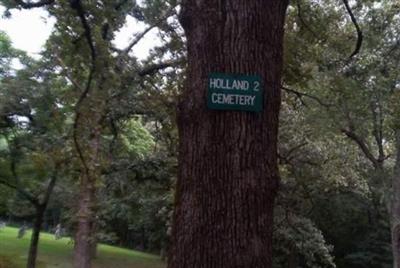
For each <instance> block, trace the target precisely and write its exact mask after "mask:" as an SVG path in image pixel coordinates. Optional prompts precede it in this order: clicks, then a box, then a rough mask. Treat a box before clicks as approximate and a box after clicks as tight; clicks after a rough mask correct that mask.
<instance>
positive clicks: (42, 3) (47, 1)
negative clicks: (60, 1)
mask: <svg viewBox="0 0 400 268" xmlns="http://www.w3.org/2000/svg"><path fill="white" fill-rule="evenodd" d="M14 1H15V2H16V3H17V4H18V5H20V6H21V7H22V8H24V9H31V8H36V7H43V6H46V5H51V4H53V3H54V2H55V0H41V1H39V2H34V3H32V2H28V3H26V2H24V1H22V0H14Z"/></svg>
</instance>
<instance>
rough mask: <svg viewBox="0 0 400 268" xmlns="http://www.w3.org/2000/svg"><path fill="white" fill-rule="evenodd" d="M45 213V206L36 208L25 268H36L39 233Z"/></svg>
mask: <svg viewBox="0 0 400 268" xmlns="http://www.w3.org/2000/svg"><path fill="white" fill-rule="evenodd" d="M45 211H46V206H44V205H39V206H37V207H36V214H35V222H34V224H33V229H32V236H31V244H30V246H29V253H28V261H27V264H26V267H27V268H35V267H36V258H37V251H38V245H39V236H40V231H41V230H42V224H43V217H44V212H45Z"/></svg>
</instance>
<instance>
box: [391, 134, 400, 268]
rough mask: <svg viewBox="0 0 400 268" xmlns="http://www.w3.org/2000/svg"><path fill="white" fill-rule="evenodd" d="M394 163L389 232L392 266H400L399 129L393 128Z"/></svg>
mask: <svg viewBox="0 0 400 268" xmlns="http://www.w3.org/2000/svg"><path fill="white" fill-rule="evenodd" d="M395 139H396V152H397V155H396V164H395V167H394V172H393V173H394V174H393V178H392V199H391V232H392V252H393V268H400V129H396V130H395Z"/></svg>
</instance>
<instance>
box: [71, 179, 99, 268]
mask: <svg viewBox="0 0 400 268" xmlns="http://www.w3.org/2000/svg"><path fill="white" fill-rule="evenodd" d="M90 181H91V180H89V179H88V178H83V179H81V185H80V194H79V203H78V207H79V211H78V214H77V219H78V223H77V224H78V225H77V231H76V234H75V248H74V268H90V267H91V256H92V247H91V245H92V243H91V234H92V225H93V220H94V210H93V204H94V194H95V188H94V185H92V183H91V182H90Z"/></svg>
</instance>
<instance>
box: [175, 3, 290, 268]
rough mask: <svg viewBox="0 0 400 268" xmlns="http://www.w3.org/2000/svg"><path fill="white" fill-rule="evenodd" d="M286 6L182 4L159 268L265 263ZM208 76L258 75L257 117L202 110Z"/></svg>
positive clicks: (268, 254)
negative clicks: (164, 253) (169, 198)
mask: <svg viewBox="0 0 400 268" xmlns="http://www.w3.org/2000/svg"><path fill="white" fill-rule="evenodd" d="M287 5H288V0H283V1H278V0H268V1H266V0H250V1H249V0H198V1H191V0H186V1H183V2H182V12H181V15H180V21H181V24H182V26H183V28H184V30H185V33H186V37H187V49H188V73H187V80H186V85H185V89H184V92H183V94H182V99H181V103H180V105H179V107H178V115H177V120H178V128H179V138H180V145H179V173H178V182H177V192H176V207H175V214H174V228H173V237H172V247H171V251H170V258H169V263H168V267H169V268H187V267H191V268H197V267H202V268H204V267H207V268H208V267H216V268H221V267H227V268H230V267H246V268H248V267H252V268H258V267H263V268H265V267H267V268H268V267H271V265H272V224H273V203H274V199H275V195H276V192H277V190H278V184H279V172H278V164H277V162H278V161H277V134H278V118H279V108H280V103H281V96H280V95H281V73H282V61H283V57H282V54H283V52H282V50H283V33H284V20H285V14H286V8H287ZM212 72H220V73H232V74H248V75H260V76H261V77H262V79H263V83H264V100H263V105H264V109H263V111H262V112H260V113H251V112H237V111H213V110H208V109H207V108H206V89H207V77H208V75H209V74H210V73H212Z"/></svg>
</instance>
